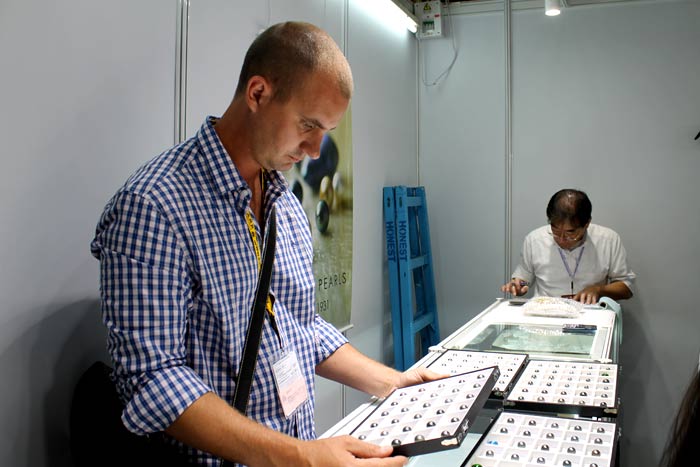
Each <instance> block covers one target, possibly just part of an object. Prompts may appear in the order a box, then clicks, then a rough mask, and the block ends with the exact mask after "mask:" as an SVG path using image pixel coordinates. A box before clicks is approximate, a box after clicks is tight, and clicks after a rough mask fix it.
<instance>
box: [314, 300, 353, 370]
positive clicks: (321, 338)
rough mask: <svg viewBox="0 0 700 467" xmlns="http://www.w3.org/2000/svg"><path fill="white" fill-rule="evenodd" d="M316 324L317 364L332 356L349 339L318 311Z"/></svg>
mask: <svg viewBox="0 0 700 467" xmlns="http://www.w3.org/2000/svg"><path fill="white" fill-rule="evenodd" d="M315 321H316V323H315V325H316V363H315V364H316V365H318V364H319V363H321V362H322V361H324V360H325V359H327V358H328V357H330V356H331V355H332V354H333V352H335V351H336V350H338V349H339V348H340V346H342V345H344V344H347V342H348V340H347V339H346V338H345V336H343V334H341V332H340V331H338V329H336V327H335V326H333V325H332V324H330V323H329V322H328V321H326V320H325V319H323V318H322V317H321V315H319V314H318V313H317V314H316V316H315Z"/></svg>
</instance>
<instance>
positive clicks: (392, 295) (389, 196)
mask: <svg viewBox="0 0 700 467" xmlns="http://www.w3.org/2000/svg"><path fill="white" fill-rule="evenodd" d="M383 196H384V199H383V201H384V235H385V239H386V261H387V271H388V276H389V299H390V301H391V331H392V335H393V339H394V365H395V366H396V367H397V368H399V369H402V370H403V339H402V335H401V310H400V303H401V292H400V286H399V258H398V244H397V241H396V209H394V206H395V203H396V201H395V198H394V187H391V186H385V187H384V192H383Z"/></svg>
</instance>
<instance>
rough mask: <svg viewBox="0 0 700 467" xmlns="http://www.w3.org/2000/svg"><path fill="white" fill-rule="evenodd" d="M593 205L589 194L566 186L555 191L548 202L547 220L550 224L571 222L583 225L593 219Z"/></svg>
mask: <svg viewBox="0 0 700 467" xmlns="http://www.w3.org/2000/svg"><path fill="white" fill-rule="evenodd" d="M592 211H593V206H592V205H591V200H590V199H588V195H586V193H584V192H583V191H580V190H574V189H571V188H566V189H564V190H559V191H557V192H556V193H554V196H552V198H551V199H550V200H549V203H548V204H547V220H549V223H550V224H555V225H556V224H561V223H563V222H569V223H571V225H572V226H573V227H582V226H584V225H586V224H587V223H588V222H590V220H591V212H592Z"/></svg>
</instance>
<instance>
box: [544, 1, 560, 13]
mask: <svg viewBox="0 0 700 467" xmlns="http://www.w3.org/2000/svg"><path fill="white" fill-rule="evenodd" d="M559 13H561V2H560V1H559V0H544V14H545V15H547V16H557V15H558V14H559Z"/></svg>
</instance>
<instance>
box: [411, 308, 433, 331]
mask: <svg viewBox="0 0 700 467" xmlns="http://www.w3.org/2000/svg"><path fill="white" fill-rule="evenodd" d="M434 319H435V315H434V314H433V313H423V314H422V315H420V316H419V317H417V318H416V319H415V320H414V321H413V323H411V328H412V331H413V332H414V333H416V332H418V331H420V330H422V329H424V328H426V327H427V326H431V325H432V324H433V320H434Z"/></svg>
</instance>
